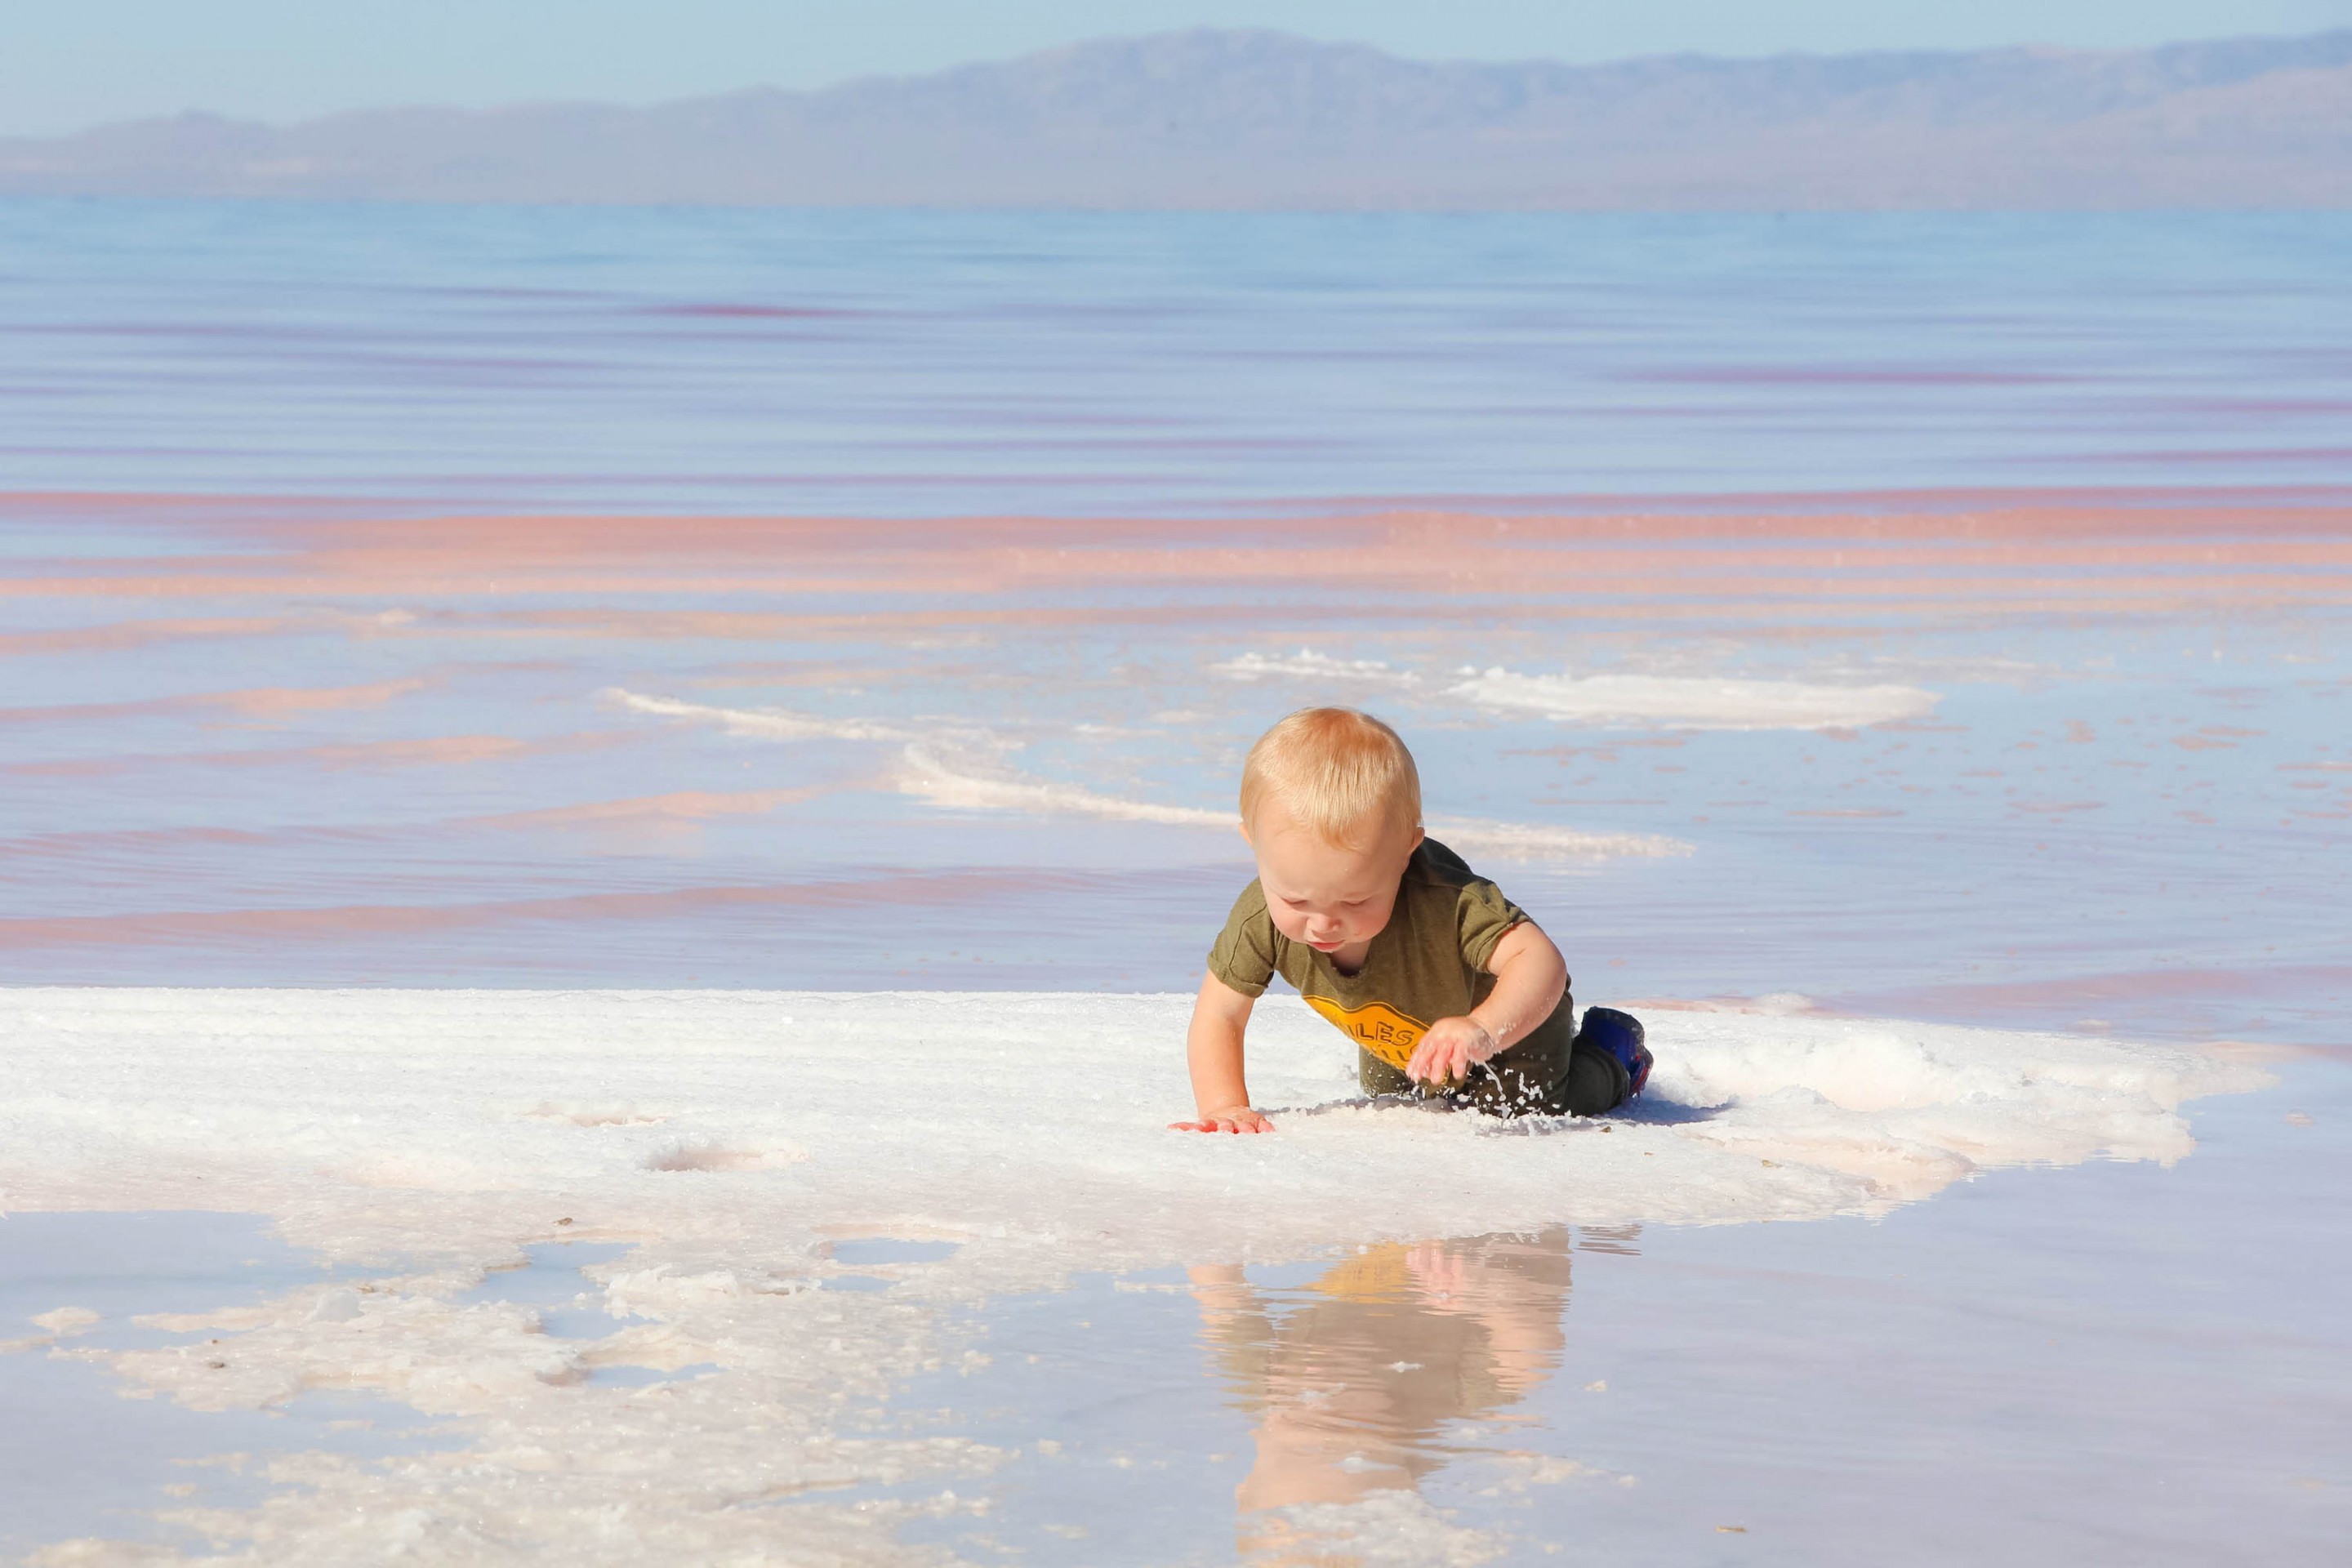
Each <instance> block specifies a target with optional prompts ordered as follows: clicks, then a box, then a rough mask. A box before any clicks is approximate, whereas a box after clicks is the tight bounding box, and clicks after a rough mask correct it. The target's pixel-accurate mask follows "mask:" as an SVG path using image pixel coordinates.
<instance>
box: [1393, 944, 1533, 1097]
mask: <svg viewBox="0 0 2352 1568" xmlns="http://www.w3.org/2000/svg"><path fill="white" fill-rule="evenodd" d="M1486 973H1489V974H1491V975H1493V976H1494V977H1495V989H1494V990H1493V991H1492V992H1490V993H1489V994H1487V997H1486V1000H1485V1001H1484V1002H1481V1003H1479V1004H1478V1005H1476V1006H1475V1007H1473V1008H1472V1009H1470V1013H1469V1016H1467V1017H1462V1018H1440V1019H1439V1020H1437V1022H1436V1023H1434V1024H1432V1025H1431V1026H1429V1032H1428V1033H1427V1034H1425V1035H1423V1036H1422V1037H1421V1042H1420V1043H1419V1044H1418V1045H1416V1046H1414V1047H1413V1050H1412V1061H1411V1062H1409V1063H1408V1064H1406V1067H1405V1069H1404V1070H1405V1076H1406V1077H1408V1078H1411V1079H1417V1080H1419V1081H1420V1082H1423V1083H1458V1082H1460V1081H1461V1080H1462V1079H1463V1078H1464V1077H1465V1075H1466V1074H1467V1073H1468V1072H1469V1070H1470V1064H1471V1063H1472V1062H1483V1061H1485V1060H1486V1058H1488V1057H1491V1056H1493V1055H1494V1054H1495V1053H1496V1051H1499V1050H1501V1049H1502V1048H1503V1047H1506V1046H1508V1045H1510V1044H1511V1043H1512V1042H1513V1041H1515V1040H1523V1039H1525V1038H1527V1037H1528V1031H1529V1030H1531V1029H1533V1028H1534V1027H1535V1026H1537V1025H1538V1024H1540V1023H1542V1022H1543V1021H1544V1020H1545V1019H1546V1018H1549V1017H1550V1016H1551V1013H1552V1009H1553V1008H1555V1007H1557V1006H1559V999H1560V998H1561V997H1562V996H1564V995H1566V994H1568V961H1567V960H1566V959H1564V958H1562V957H1560V955H1559V948H1557V947H1554V946H1553V945H1552V941H1551V938H1549V937H1548V936H1546V935H1544V933H1543V932H1542V931H1539V930H1538V929H1537V926H1536V923H1535V921H1520V922H1519V923H1518V924H1517V925H1515V926H1513V927H1512V928H1511V929H1510V930H1508V931H1505V932H1504V933H1503V940H1502V941H1500V942H1496V944H1495V951H1494V952H1493V953H1492V954H1490V955H1489V956H1488V958H1487V960H1486Z"/></svg>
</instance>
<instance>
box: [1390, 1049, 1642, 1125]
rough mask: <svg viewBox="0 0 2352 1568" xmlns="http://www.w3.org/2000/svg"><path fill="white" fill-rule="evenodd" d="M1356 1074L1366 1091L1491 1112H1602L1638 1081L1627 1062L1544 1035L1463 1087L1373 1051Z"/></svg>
mask: <svg viewBox="0 0 2352 1568" xmlns="http://www.w3.org/2000/svg"><path fill="white" fill-rule="evenodd" d="M1356 1079H1357V1081H1358V1082H1359V1083H1360V1084H1362V1085H1363V1086H1364V1092H1365V1093H1366V1094H1412V1095H1421V1096H1423V1097H1424V1098H1428V1099H1433V1100H1434V1099H1444V1100H1450V1101H1452V1102H1453V1103H1454V1104H1455V1105H1458V1106H1460V1107H1462V1108H1463V1109H1464V1110H1478V1111H1484V1112H1485V1113H1486V1115H1488V1116H1598V1115H1600V1114H1601V1112H1602V1111H1604V1110H1616V1109H1617V1108H1618V1107H1619V1106H1621V1105H1622V1104H1624V1103H1625V1097H1626V1095H1627V1093H1628V1092H1629V1091H1630V1090H1631V1089H1632V1087H1633V1085H1632V1082H1631V1080H1630V1079H1629V1078H1628V1077H1627V1075H1626V1072H1625V1068H1624V1066H1623V1064H1622V1063H1621V1062H1619V1061H1618V1059H1617V1058H1615V1057H1612V1056H1611V1055H1609V1054H1608V1053H1607V1052H1606V1051H1599V1050H1594V1049H1591V1048H1590V1047H1587V1046H1585V1045H1584V1044H1583V1043H1582V1042H1581V1041H1576V1042H1571V1043H1570V1045H1569V1046H1568V1047H1567V1048H1565V1049H1563V1048H1561V1047H1560V1045H1559V1043H1558V1042H1557V1041H1553V1042H1546V1041H1544V1040H1543V1039H1542V1037H1541V1036H1540V1035H1538V1036H1536V1037H1531V1038H1528V1039H1526V1040H1522V1041H1520V1042H1519V1043H1518V1044H1517V1045H1516V1046H1513V1047H1511V1048H1510V1049H1508V1050H1507V1051H1497V1052H1496V1054H1495V1056H1494V1057H1493V1058H1491V1059H1489V1060H1487V1061H1485V1062H1481V1063H1479V1064H1478V1065H1476V1066H1475V1067H1473V1068H1471V1069H1470V1079H1469V1081H1468V1082H1466V1083H1465V1084H1463V1085H1462V1087H1461V1088H1459V1089H1431V1088H1429V1087H1428V1086H1426V1085H1424V1084H1418V1083H1415V1082H1413V1081H1412V1079H1409V1078H1407V1077H1405V1076H1404V1073H1403V1072H1402V1070H1401V1069H1399V1068H1392V1067H1391V1066H1389V1064H1388V1063H1386V1062H1384V1061H1382V1060H1381V1058H1378V1057H1376V1056H1374V1055H1372V1054H1371V1053H1370V1051H1366V1050H1359V1051H1358V1052H1357V1053H1356Z"/></svg>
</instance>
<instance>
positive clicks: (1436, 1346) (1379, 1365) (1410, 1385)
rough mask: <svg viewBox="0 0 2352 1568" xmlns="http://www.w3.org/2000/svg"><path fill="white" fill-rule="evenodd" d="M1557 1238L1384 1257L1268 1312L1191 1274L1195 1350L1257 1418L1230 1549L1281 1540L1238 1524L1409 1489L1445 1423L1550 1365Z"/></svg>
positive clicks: (1211, 1276)
mask: <svg viewBox="0 0 2352 1568" xmlns="http://www.w3.org/2000/svg"><path fill="white" fill-rule="evenodd" d="M1568 1247H1569V1232H1568V1230H1567V1228H1566V1227H1565V1226H1559V1227H1556V1228H1554V1229H1550V1230H1547V1231H1544V1232H1542V1233H1541V1234H1539V1235H1537V1236H1533V1237H1524V1236H1481V1237H1468V1238H1465V1239H1458V1240H1451V1241H1432V1242H1423V1243H1420V1244H1418V1245H1415V1246H1411V1247H1405V1246H1398V1245H1389V1246H1383V1247H1373V1248H1371V1249H1370V1250H1369V1251H1366V1252H1363V1253H1360V1254H1359V1255H1357V1256H1356V1257H1354V1258H1349V1259H1347V1260H1345V1261H1344V1262H1341V1263H1339V1264H1338V1265H1337V1266H1335V1267H1334V1268H1331V1269H1330V1270H1329V1271H1328V1273H1326V1274H1325V1275H1324V1276H1323V1277H1322V1278H1321V1279H1318V1280H1316V1281H1315V1283H1314V1284H1312V1285H1310V1286H1308V1287H1307V1289H1306V1290H1305V1291H1304V1292H1302V1295H1303V1296H1304V1301H1303V1303H1302V1304H1300V1305H1297V1306H1294V1307H1290V1308H1288V1309H1287V1310H1279V1311H1277V1310H1271V1309H1269V1308H1268V1306H1267V1305H1266V1303H1265V1300H1263V1299H1262V1298H1261V1297H1260V1296H1259V1294H1258V1292H1257V1290H1256V1289H1255V1288H1254V1287H1253V1286H1252V1285H1251V1284H1250V1283H1249V1282H1248V1280H1247V1279H1244V1277H1243V1274H1242V1270H1241V1269H1240V1268H1237V1267H1232V1266H1226V1267H1215V1268H1195V1269H1193V1270H1192V1294H1193V1297H1194V1298H1195V1299H1196V1300H1198V1301H1199V1302H1200V1304H1201V1319H1202V1325H1203V1326H1204V1328H1205V1330H1206V1334H1207V1338H1208V1341H1209V1342H1210V1345H1211V1347H1212V1349H1213V1352H1214V1354H1215V1356H1216V1359H1217V1361H1218V1363H1219V1364H1220V1366H1221V1368H1222V1369H1223V1372H1224V1373H1225V1375H1226V1376H1227V1377H1228V1378H1229V1379H1230V1380H1231V1381H1232V1383H1233V1384H1234V1391H1235V1393H1236V1394H1239V1396H1240V1398H1241V1401H1242V1405H1243V1407H1244V1409H1247V1410H1249V1411H1250V1412H1252V1413H1253V1414H1254V1415H1255V1416H1256V1417H1257V1463H1256V1465H1255V1467H1254V1468H1252V1469H1251V1471H1250V1473H1249V1478H1248V1479H1246V1480H1244V1481H1243V1482H1242V1484H1241V1488H1240V1491H1239V1494H1238V1502H1239V1505H1240V1509H1241V1511H1242V1514H1243V1516H1244V1518H1243V1530H1242V1534H1243V1546H1244V1550H1250V1551H1260V1550H1265V1549H1267V1548H1276V1547H1278V1546H1279V1545H1280V1544H1282V1543H1283V1542H1285V1541H1286V1540H1295V1538H1292V1537H1290V1536H1289V1532H1288V1531H1286V1530H1284V1529H1283V1528H1282V1527H1281V1526H1280V1525H1279V1524H1278V1522H1277V1521H1273V1520H1267V1519H1257V1520H1253V1519H1251V1518H1250V1517H1249V1516H1251V1515H1253V1514H1260V1513H1262V1512H1263V1510H1269V1509H1279V1508H1286V1507H1290V1506H1292V1505H1294V1504H1299V1503H1333V1502H1350V1501H1353V1500H1357V1499H1359V1498H1362V1497H1364V1496H1366V1495H1368V1494H1370V1493H1372V1492H1377V1491H1382V1490H1391V1489H1413V1488H1416V1487H1418V1486H1419V1484H1420V1481H1421V1478H1422V1477H1423V1476H1424V1475H1427V1474H1429V1473H1430V1472H1431V1471H1433V1470H1435V1469H1437V1468H1439V1467H1441V1466H1442V1465H1444V1462H1445V1459H1446V1455H1445V1454H1444V1452H1443V1451H1442V1450H1441V1449H1440V1448H1439V1447H1438V1446H1437V1442H1436V1439H1437V1438H1438V1436H1439V1435H1440V1433H1441V1432H1442V1431H1443V1429H1444V1426H1445V1425H1446V1424H1447V1423H1448V1422H1452V1421H1459V1420H1463V1419H1465V1418H1472V1417H1477V1416H1486V1415H1493V1414H1494V1413H1495V1412H1496V1411H1499V1410H1503V1409H1505V1408H1507V1406H1509V1405H1513V1404H1515V1403H1517V1401H1518V1399H1519V1398H1520V1397H1521V1396H1522V1395H1524V1394H1526V1393H1527V1392H1528V1390H1529V1389H1531V1388H1533V1387H1535V1385H1536V1384H1538V1383H1540V1382H1541V1381H1542V1380H1543V1379H1544V1377H1545V1376H1546V1375H1548V1374H1549V1373H1550V1372H1551V1371H1552V1369H1553V1368H1554V1367H1556V1366H1558V1365H1559V1354H1560V1350H1561V1348H1562V1346H1563V1345H1564V1344H1565V1342H1566V1339H1565V1336H1564V1335H1563V1333H1562V1331H1561V1327H1560V1319H1561V1316H1562V1314H1563V1313H1564V1311H1565V1310H1566V1309H1567V1306H1568V1286H1569V1260H1568Z"/></svg>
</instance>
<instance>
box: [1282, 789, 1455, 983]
mask: <svg viewBox="0 0 2352 1568" xmlns="http://www.w3.org/2000/svg"><path fill="white" fill-rule="evenodd" d="M1244 831H1245V832H1246V833H1247V834H1248V837H1249V841H1250V847H1251V848H1252V849H1254V850H1255V851H1256V853H1257V879H1258V885H1259V886H1260V887H1261V888H1263V889H1265V907H1266V912H1267V913H1269V914H1271V915H1272V916H1273V917H1274V929H1275V930H1276V931H1280V932H1281V933H1282V934H1283V935H1285V936H1286V937H1288V938H1289V939H1290V940H1291V941H1293V942H1305V943H1306V944H1307V946H1309V947H1311V948H1314V949H1315V950H1316V951H1317V952H1339V951H1340V950H1341V949H1342V948H1349V947H1354V946H1356V945H1358V944H1359V943H1361V942H1370V940H1371V939H1372V938H1374V937H1376V936H1378V935H1380V934H1381V931H1383V930H1385V929H1386V928H1387V926H1388V923H1389V916H1390V915H1391V913H1393V912H1394V911H1395V910H1396V898H1397V885H1398V883H1399V882H1400V881H1402V879H1403V878H1404V868H1405V862H1406V861H1408V860H1410V859H1412V852H1413V850H1414V848H1415V847H1418V846H1419V845H1420V843H1421V832H1420V830H1419V829H1418V828H1416V829H1414V830H1412V832H1411V833H1401V832H1398V831H1396V830H1394V829H1391V830H1389V831H1388V832H1387V833H1385V834H1383V835H1382V836H1381V837H1380V838H1379V839H1378V840H1376V841H1373V842H1370V843H1367V844H1364V845H1360V846H1357V847H1342V846H1340V845H1337V844H1332V843H1330V842H1328V840H1326V839H1325V838H1324V837H1323V836H1322V835H1321V834H1319V833H1317V832H1316V831H1315V830H1314V829H1313V828H1310V827H1302V826H1299V825H1298V824H1297V823H1296V822H1294V821H1292V820H1291V817H1290V814H1289V813H1288V812H1287V811H1286V810H1284V809H1283V807H1282V805H1280V803H1278V802H1271V801H1270V802H1268V803H1267V804H1265V805H1264V806H1262V807H1260V808H1259V810H1258V814H1257V820H1256V821H1255V822H1254V823H1252V824H1250V825H1248V826H1247V827H1246V828H1244Z"/></svg>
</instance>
